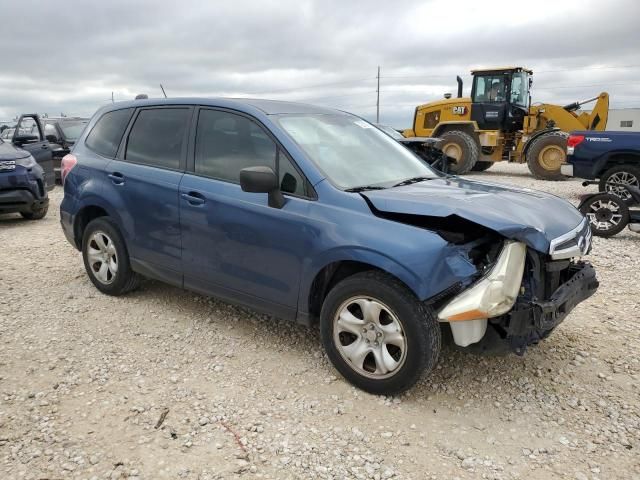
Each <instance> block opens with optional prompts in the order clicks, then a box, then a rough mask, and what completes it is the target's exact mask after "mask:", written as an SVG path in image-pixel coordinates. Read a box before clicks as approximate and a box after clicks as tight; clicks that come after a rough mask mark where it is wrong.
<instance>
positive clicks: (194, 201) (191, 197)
mask: <svg viewBox="0 0 640 480" xmlns="http://www.w3.org/2000/svg"><path fill="white" fill-rule="evenodd" d="M180 196H181V197H182V198H184V199H185V200H186V201H187V202H189V204H191V205H193V206H199V205H204V204H205V202H206V199H205V198H204V195H202V194H201V193H198V192H189V193H182V194H180Z"/></svg>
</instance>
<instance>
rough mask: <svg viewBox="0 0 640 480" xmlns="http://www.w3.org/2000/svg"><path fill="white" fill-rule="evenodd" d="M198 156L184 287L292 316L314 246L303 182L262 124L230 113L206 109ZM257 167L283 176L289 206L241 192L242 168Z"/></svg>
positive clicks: (185, 186) (188, 198)
mask: <svg viewBox="0 0 640 480" xmlns="http://www.w3.org/2000/svg"><path fill="white" fill-rule="evenodd" d="M194 150H195V152H194V167H193V170H194V171H193V172H192V173H186V174H185V176H184V178H183V180H182V183H181V185H180V197H181V198H180V220H181V226H182V246H183V257H182V258H183V265H184V276H185V277H184V283H185V287H187V288H192V289H194V290H199V291H203V292H206V293H210V294H213V295H216V296H220V297H223V298H226V299H228V300H231V301H240V302H242V303H244V304H249V305H252V306H254V307H255V308H261V307H265V306H267V308H268V310H270V311H273V312H277V314H278V315H280V316H282V317H285V318H288V317H293V316H294V315H295V311H296V307H297V299H298V289H299V282H300V273H301V265H302V261H303V259H304V257H305V254H306V252H307V251H308V248H309V245H310V241H309V238H308V235H309V232H308V231H307V230H306V229H305V228H304V218H305V216H306V212H307V210H308V208H309V202H310V200H309V199H307V198H305V196H306V195H307V194H308V189H307V185H306V181H305V180H304V177H303V176H302V175H301V174H300V173H299V171H298V170H297V169H296V168H295V167H294V165H293V162H291V160H290V159H289V158H288V157H286V156H285V155H284V153H283V152H281V151H280V150H279V147H278V146H277V145H276V142H275V141H274V140H273V139H272V138H271V137H270V136H269V135H268V134H267V133H266V131H265V130H264V129H263V128H262V127H261V126H260V125H258V124H257V123H256V122H255V121H253V120H252V119H250V118H248V117H245V116H243V115H239V114H235V113H231V112H227V111H222V110H215V109H204V108H203V109H201V110H200V111H199V114H198V124H197V128H196V136H195V149H194ZM252 166H269V167H271V168H273V169H274V171H276V172H277V173H278V174H279V176H280V180H281V186H282V189H283V191H284V192H285V193H286V194H287V195H286V203H285V205H284V207H283V208H281V209H278V208H271V207H269V206H268V205H267V195H266V194H259V193H247V192H243V191H242V189H241V188H240V185H239V175H240V170H242V169H243V168H246V167H252Z"/></svg>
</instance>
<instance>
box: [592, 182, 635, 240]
mask: <svg viewBox="0 0 640 480" xmlns="http://www.w3.org/2000/svg"><path fill="white" fill-rule="evenodd" d="M580 211H581V212H582V213H583V214H585V215H586V216H587V218H588V219H589V223H590V225H591V231H592V232H593V234H594V235H597V236H599V237H612V236H613V235H616V234H617V233H620V232H621V231H622V230H623V229H624V227H626V226H627V224H628V223H629V207H627V205H626V203H625V202H624V200H622V199H621V198H620V197H618V196H616V195H612V194H610V193H599V194H597V195H594V196H593V197H591V198H589V200H587V201H586V202H585V203H584V204H583V205H582V206H581V207H580Z"/></svg>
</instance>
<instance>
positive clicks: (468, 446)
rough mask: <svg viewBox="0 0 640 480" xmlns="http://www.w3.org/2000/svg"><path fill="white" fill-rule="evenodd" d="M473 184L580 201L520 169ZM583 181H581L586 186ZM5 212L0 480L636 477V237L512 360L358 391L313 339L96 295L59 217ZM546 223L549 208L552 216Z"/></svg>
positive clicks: (446, 363)
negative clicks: (393, 391)
mask: <svg viewBox="0 0 640 480" xmlns="http://www.w3.org/2000/svg"><path fill="white" fill-rule="evenodd" d="M475 176H476V177H477V178H482V179H487V180H491V181H495V182H501V183H512V184H516V185H519V186H525V187H531V188H536V189H541V190H546V191H549V192H552V193H556V194H558V195H561V196H564V197H566V198H569V199H570V200H572V201H574V202H576V203H577V200H578V196H579V195H580V194H582V193H585V192H586V191H587V190H586V189H584V188H583V187H581V185H580V183H579V182H577V181H565V182H557V183H554V182H542V181H537V180H534V179H532V178H531V177H530V176H529V175H528V173H527V170H526V168H525V167H524V166H522V165H502V164H501V165H497V166H494V167H493V168H492V169H491V170H490V171H488V172H486V173H483V174H478V175H475ZM593 188H595V187H592V189H593ZM51 196H52V205H51V209H50V213H49V215H48V216H47V217H46V219H44V220H42V221H36V222H28V221H24V220H22V219H21V218H20V217H18V216H15V215H14V216H3V217H0V245H2V254H1V256H0V258H1V266H2V268H1V270H0V478H1V479H13V478H27V479H50V480H53V479H62V478H95V479H105V478H109V479H120V478H140V479H143V478H144V479H163V478H184V479H201V480H205V479H218V478H235V477H238V476H243V477H247V478H357V479H368V478H373V479H386V478H405V479H424V478H434V479H435V478H437V479H441V478H459V479H471V478H488V479H511V478H521V479H550V478H575V479H577V480H583V479H612V478H640V455H639V454H638V450H639V449H640V420H639V411H640V402H639V401H638V399H639V398H638V397H639V388H638V387H639V385H638V376H639V373H640V364H639V356H638V351H639V350H638V347H639V341H638V340H639V337H640V335H639V332H640V329H639V327H638V321H639V320H640V307H639V302H638V293H639V292H640V289H639V288H638V287H639V282H640V280H639V276H638V272H639V271H640V237H639V236H638V235H636V234H633V233H631V232H629V231H628V230H625V231H624V232H623V233H622V234H620V235H618V236H617V237H615V238H612V239H608V240H607V239H600V238H596V239H595V244H594V249H593V253H592V254H591V255H590V260H591V261H592V262H593V263H594V264H595V266H596V268H597V270H598V275H599V279H600V282H601V286H600V289H599V291H598V293H597V294H596V295H595V296H593V297H592V298H590V299H589V300H588V301H586V302H584V303H583V304H581V305H579V306H578V307H577V308H576V309H575V310H574V312H573V313H571V315H570V316H569V317H568V318H567V320H566V321H565V322H564V323H563V324H562V325H561V326H560V327H559V328H558V329H557V330H556V332H555V333H554V334H553V335H552V336H551V337H550V338H549V339H548V340H547V341H545V342H544V343H543V344H541V345H539V346H537V347H535V348H531V349H530V350H529V351H528V352H527V354H526V355H525V356H524V357H516V356H506V357H497V358H496V357H477V356H473V355H470V354H468V353H462V352H459V351H455V350H454V349H453V348H451V347H446V348H444V349H443V352H442V355H441V357H440V362H439V365H438V367H437V368H436V370H435V371H434V372H433V373H432V374H431V375H430V376H429V377H428V378H425V379H424V380H423V381H422V382H421V383H420V384H418V385H417V386H416V387H415V388H413V389H412V390H411V391H409V392H408V393H406V394H404V395H402V396H399V397H393V398H392V397H377V396H373V395H369V394H366V393H363V392H361V391H358V390H356V389H354V388H352V387H351V386H350V385H349V384H347V383H346V382H345V381H344V380H342V378H340V377H338V375H337V373H336V372H335V370H334V369H333V368H332V366H331V365H330V364H329V362H328V361H327V359H326V357H325V356H324V355H323V353H322V349H321V345H320V340H319V335H318V332H317V331H316V330H315V329H313V330H310V329H307V328H304V327H302V326H298V325H294V324H291V323H287V322H283V321H279V320H276V319H273V318H270V317H267V316H264V315H259V314H256V313H254V312H251V311H248V310H246V309H243V308H238V307H234V306H230V305H228V304H225V303H222V302H219V301H216V300H213V299H210V298H206V297H202V296H199V295H194V294H193V293H189V292H185V291H181V290H179V289H176V288H172V287H168V286H166V285H163V284H161V283H158V282H152V281H147V282H145V283H143V285H142V287H141V288H140V290H138V291H136V292H134V293H133V294H130V295H128V296H125V297H122V298H111V297H107V296H103V295H101V294H100V293H98V291H97V290H96V289H95V288H94V287H93V286H92V285H91V284H90V282H89V280H88V278H87V276H86V275H85V272H84V269H83V266H82V260H81V256H80V254H79V253H78V252H77V251H75V250H74V249H73V248H72V247H71V246H70V245H69V244H68V243H67V242H66V240H65V239H64V236H63V234H62V232H61V230H60V227H59V224H58V205H59V203H60V200H61V198H62V192H61V190H60V188H56V190H55V191H54V192H52V195H51ZM550 214H552V212H550Z"/></svg>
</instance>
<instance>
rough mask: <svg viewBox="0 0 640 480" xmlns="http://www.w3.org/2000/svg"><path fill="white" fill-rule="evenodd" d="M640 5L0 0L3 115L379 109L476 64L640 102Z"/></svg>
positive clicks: (563, 99)
mask: <svg viewBox="0 0 640 480" xmlns="http://www.w3.org/2000/svg"><path fill="white" fill-rule="evenodd" d="M638 18H640V3H638V2H636V1H635V0H613V1H610V2H608V3H606V4H603V3H602V2H601V1H595V0H588V1H587V0H585V1H577V0H565V1H563V2H558V1H547V0H545V1H537V2H533V3H529V4H521V3H514V2H512V1H507V0H494V1H493V2H484V3H479V2H475V1H468V2H456V1H452V0H448V1H445V0H433V1H429V2H425V1H408V0H402V1H396V2H388V1H355V2H340V1H335V0H330V1H322V2H321V1H310V0H296V1H289V0H281V1H270V0H267V1H262V2H248V1H244V0H237V1H233V2H230V1H220V2H195V1H193V2H192V1H183V2H175V1H173V2H167V1H160V0H158V1H144V2H128V1H123V0H114V1H109V2H102V1H100V2H99V1H93V0H91V1H86V0H68V1H65V2H38V1H21V2H9V3H7V4H5V5H3V9H2V28H1V29H0V45H2V48H3V55H2V60H1V64H2V68H0V119H6V118H11V117H13V116H15V115H17V114H19V113H22V112H25V111H37V112H48V113H50V114H57V113H59V112H65V113H67V114H79V115H91V114H92V113H93V112H94V111H95V110H96V109H97V108H98V107H100V106H101V105H103V104H105V103H106V102H109V101H110V98H111V93H112V92H113V94H114V97H115V98H116V100H125V99H126V100H128V99H131V98H133V96H135V94H137V93H148V94H149V95H150V96H160V95H161V92H160V88H159V84H160V83H162V84H163V85H164V87H165V89H166V90H167V93H168V94H169V95H171V96H258V97H264V98H277V99H289V100H301V101H308V102H311V103H318V104H321V105H327V106H332V107H337V108H342V109H345V110H351V111H354V112H355V113H358V114H362V115H364V116H366V117H368V118H373V117H374V115H375V95H376V94H375V90H376V79H375V76H376V69H377V66H378V65H380V66H381V67H382V78H381V120H382V121H384V122H385V123H389V124H392V125H394V126H397V127H404V126H408V125H409V124H410V123H411V119H412V116H413V110H414V107H415V106H416V105H418V104H421V103H425V102H426V101H430V100H434V99H437V98H440V97H441V96H442V94H443V93H444V92H455V88H456V86H455V75H456V74H461V75H462V76H463V78H464V79H465V82H466V87H467V88H468V87H469V83H470V82H469V80H470V77H469V75H468V71H469V70H470V69H471V68H472V67H477V66H496V65H506V64H512V65H525V66H528V67H529V68H532V69H533V70H534V72H535V73H534V75H535V80H534V100H535V101H549V102H554V103H568V102H570V101H574V100H576V99H583V98H588V97H591V96H594V95H595V94H597V93H598V92H600V91H603V90H607V91H609V93H610V94H611V104H612V106H613V107H621V106H640V82H639V81H638V77H639V76H640V58H639V57H638V54H637V46H638V45H640V30H639V29H638V28H637V25H636V24H637V19H638Z"/></svg>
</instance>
